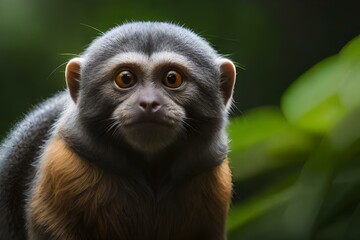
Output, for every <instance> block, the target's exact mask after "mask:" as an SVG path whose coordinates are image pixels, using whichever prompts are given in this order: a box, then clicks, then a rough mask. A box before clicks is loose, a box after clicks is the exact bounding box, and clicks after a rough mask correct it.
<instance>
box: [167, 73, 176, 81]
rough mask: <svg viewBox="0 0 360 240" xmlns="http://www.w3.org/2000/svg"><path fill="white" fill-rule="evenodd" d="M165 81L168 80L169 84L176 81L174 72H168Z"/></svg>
mask: <svg viewBox="0 0 360 240" xmlns="http://www.w3.org/2000/svg"><path fill="white" fill-rule="evenodd" d="M167 81H168V83H169V84H175V83H176V76H175V74H173V73H170V74H169V75H168V76H167Z"/></svg>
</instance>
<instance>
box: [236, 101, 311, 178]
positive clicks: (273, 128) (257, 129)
mask: <svg viewBox="0 0 360 240" xmlns="http://www.w3.org/2000/svg"><path fill="white" fill-rule="evenodd" d="M229 134H230V139H231V144H230V145H231V152H230V153H229V158H230V163H231V167H232V169H233V175H234V178H235V179H236V180H241V179H246V178H250V177H254V176H256V175H258V174H261V173H263V172H265V171H268V170H273V169H276V168H279V167H283V166H286V165H289V164H294V163H298V162H299V161H303V159H304V156H305V157H307V155H308V153H309V152H310V151H311V149H313V148H314V143H315V142H314V139H313V137H312V136H311V135H309V134H307V133H304V132H302V131H300V130H298V129H296V128H295V127H294V126H292V125H290V124H289V123H288V122H287V121H286V120H285V118H284V117H283V115H282V114H281V112H280V111H279V109H278V108H274V107H264V108H259V109H255V110H252V111H249V112H247V113H245V114H244V115H243V116H241V117H238V118H236V119H233V120H232V122H231V123H230V126H229Z"/></svg>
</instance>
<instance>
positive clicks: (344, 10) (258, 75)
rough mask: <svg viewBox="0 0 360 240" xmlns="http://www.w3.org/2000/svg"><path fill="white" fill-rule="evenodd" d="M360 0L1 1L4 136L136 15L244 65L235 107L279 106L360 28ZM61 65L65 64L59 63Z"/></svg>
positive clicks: (0, 119)
mask: <svg viewBox="0 0 360 240" xmlns="http://www.w3.org/2000/svg"><path fill="white" fill-rule="evenodd" d="M358 2H359V1H357V0H342V1H332V0H329V1H325V0H324V1H310V0H305V1H294V0H293V1H287V0H278V1H259V0H258V1H256V0H255V1H244V0H239V1H235V0H222V1H205V0H198V1H194V0H191V1H190V0H186V1H165V0H156V1H142V2H141V1H110V0H103V1H94V0H92V1H74V0H71V1H70V0H62V1H60V0H52V1H51V0H32V1H28V0H0V73H1V79H0V109H1V110H0V112H1V113H0V116H1V117H0V138H2V137H4V135H5V133H6V132H7V131H9V129H10V127H11V126H12V125H13V124H14V123H15V122H16V121H17V120H19V119H21V117H22V116H23V114H24V113H25V112H27V111H28V110H29V109H30V108H31V107H32V106H34V105H36V104H37V103H38V102H40V101H42V100H43V99H45V98H47V97H49V96H51V95H52V94H53V93H55V92H56V91H59V90H62V89H63V88H64V87H65V82H64V77H63V74H64V73H63V71H64V67H65V65H61V64H63V63H65V62H66V61H67V60H69V59H70V58H72V57H73V56H72V55H68V53H72V54H79V53H81V52H82V51H83V50H84V49H85V48H86V46H87V45H88V44H89V43H90V42H91V41H92V40H93V39H94V38H95V37H96V36H97V35H98V32H97V31H96V30H94V29H92V28H90V27H88V26H86V25H90V26H93V27H94V28H97V29H100V30H101V31H106V30H107V29H109V28H111V27H113V26H115V25H117V24H121V23H123V22H124V21H131V20H157V21H171V22H175V23H179V24H181V25H184V26H186V27H189V28H191V29H193V30H194V31H195V32H197V33H199V34H200V35H201V36H203V37H204V38H206V39H207V40H209V41H210V42H211V43H212V45H213V46H215V48H216V49H217V50H219V52H220V53H222V54H225V55H228V56H229V58H231V59H232V60H234V61H235V62H236V63H237V64H238V66H243V68H244V70H242V69H241V68H240V67H239V68H238V78H237V79H238V80H237V85H236V91H235V100H236V107H237V110H236V112H235V114H239V113H240V112H241V111H244V110H247V109H251V108H254V107H256V106H260V105H278V104H279V100H280V96H281V94H282V93H283V92H284V90H285V89H286V88H287V87H288V86H289V84H291V83H292V82H293V81H294V80H295V79H296V78H297V77H298V76H299V75H301V73H303V72H304V71H306V70H307V69H308V68H309V67H310V66H312V65H314V64H315V63H316V62H318V61H320V60H321V59H323V58H325V57H327V56H330V55H333V54H335V53H337V52H338V51H339V50H340V49H341V47H342V46H343V45H345V44H346V43H347V42H348V41H350V40H351V39H352V38H354V37H355V36H357V35H358V34H359V33H360V13H359V9H360V8H359V4H358ZM58 66H60V67H58Z"/></svg>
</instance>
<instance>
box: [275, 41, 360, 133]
mask: <svg viewBox="0 0 360 240" xmlns="http://www.w3.org/2000/svg"><path fill="white" fill-rule="evenodd" d="M359 89H360V37H357V38H356V39H354V40H353V41H351V42H350V43H349V44H348V45H346V46H345V47H344V48H343V50H342V51H341V52H340V54H338V55H335V56H332V57H329V58H327V59H325V60H323V61H321V62H320V63H318V64H316V65H315V66H314V67H312V68H311V69H310V70H308V71H307V72H306V73H304V74H303V75H302V76H300V77H299V78H298V79H297V80H296V81H295V82H294V83H293V84H292V85H291V86H290V87H289V88H288V90H287V91H286V92H285V93H284V95H283V97H282V100H281V106H282V110H283V112H284V115H285V117H286V118H287V119H288V120H289V121H290V122H291V123H293V124H295V125H297V126H299V127H301V128H303V129H305V130H308V131H311V132H314V133H318V134H327V133H328V132H329V131H330V130H331V129H332V127H333V126H335V125H336V123H337V122H339V121H340V120H341V119H342V118H343V117H344V116H345V114H346V113H348V112H350V111H351V110H353V109H355V108H357V107H358V106H360V94H358V92H359Z"/></svg>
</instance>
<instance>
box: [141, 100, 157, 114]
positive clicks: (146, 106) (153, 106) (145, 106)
mask: <svg viewBox="0 0 360 240" xmlns="http://www.w3.org/2000/svg"><path fill="white" fill-rule="evenodd" d="M139 107H140V109H141V110H142V111H144V112H151V113H155V112H157V111H159V110H160V108H161V104H160V103H158V102H157V101H145V100H143V101H141V102H140V103H139Z"/></svg>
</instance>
